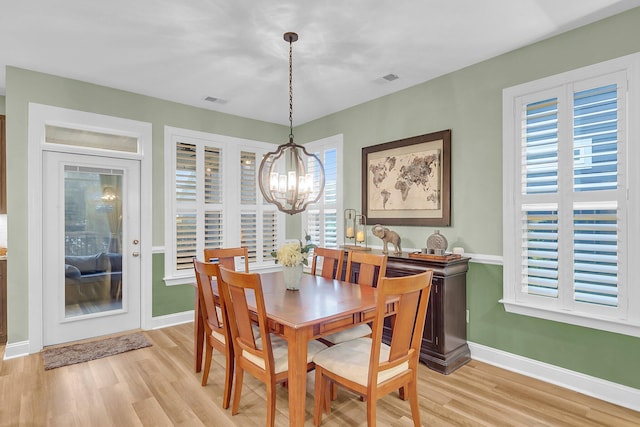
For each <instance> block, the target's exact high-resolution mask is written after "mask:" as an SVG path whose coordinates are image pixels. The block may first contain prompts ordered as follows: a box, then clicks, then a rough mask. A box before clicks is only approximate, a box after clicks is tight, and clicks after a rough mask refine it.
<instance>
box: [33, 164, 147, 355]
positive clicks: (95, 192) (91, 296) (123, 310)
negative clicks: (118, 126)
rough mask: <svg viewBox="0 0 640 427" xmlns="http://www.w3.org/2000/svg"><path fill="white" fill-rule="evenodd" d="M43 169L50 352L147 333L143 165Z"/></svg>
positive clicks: (46, 323)
mask: <svg viewBox="0 0 640 427" xmlns="http://www.w3.org/2000/svg"><path fill="white" fill-rule="evenodd" d="M43 163H44V167H43V178H44V182H43V190H44V191H43V247H42V263H43V264H42V266H43V270H42V271H43V277H42V287H43V289H42V295H43V323H44V324H43V344H44V345H52V344H59V343H64V342H70V341H77V340H81V339H86V338H91V337H96V336H100V335H106V334H112V333H117V332H121V331H127V330H132V329H137V328H140V249H139V240H140V162H139V161H138V160H130V159H120V158H112V157H102V156H94V155H80V154H69V153H58V152H45V153H44V161H43Z"/></svg>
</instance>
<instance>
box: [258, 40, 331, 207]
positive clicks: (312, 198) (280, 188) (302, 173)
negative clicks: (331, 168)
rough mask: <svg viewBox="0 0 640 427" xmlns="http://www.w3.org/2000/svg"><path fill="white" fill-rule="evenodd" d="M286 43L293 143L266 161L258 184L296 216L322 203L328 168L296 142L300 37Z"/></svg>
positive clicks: (268, 198)
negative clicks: (296, 60)
mask: <svg viewBox="0 0 640 427" xmlns="http://www.w3.org/2000/svg"><path fill="white" fill-rule="evenodd" d="M284 40H285V41H287V42H289V142H288V143H287V144H282V145H280V146H278V149H277V150H276V151H273V152H270V153H267V154H266V155H265V156H264V157H263V159H262V162H261V163H260V169H259V170H258V183H259V184H260V192H261V193H262V196H263V197H264V198H265V200H266V201H267V202H268V203H272V204H274V205H276V206H277V207H278V210H280V211H282V212H284V213H288V214H289V215H293V214H297V213H300V212H304V210H305V209H306V208H307V206H308V205H309V204H310V203H315V202H317V201H318V200H320V197H321V196H322V192H323V191H324V166H323V165H322V162H321V161H320V159H319V158H318V156H317V155H315V154H312V153H309V152H307V150H306V149H305V148H304V147H303V146H302V145H297V144H295V143H294V142H293V42H295V41H296V40H298V35H297V34H296V33H285V34H284Z"/></svg>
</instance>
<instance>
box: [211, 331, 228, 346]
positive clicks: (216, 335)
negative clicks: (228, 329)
mask: <svg viewBox="0 0 640 427" xmlns="http://www.w3.org/2000/svg"><path fill="white" fill-rule="evenodd" d="M211 335H212V336H213V337H214V338H215V339H217V340H218V341H220V342H221V343H223V344H226V343H227V340H226V338H225V337H224V335H223V334H221V333H220V332H218V331H214V330H212V331H211Z"/></svg>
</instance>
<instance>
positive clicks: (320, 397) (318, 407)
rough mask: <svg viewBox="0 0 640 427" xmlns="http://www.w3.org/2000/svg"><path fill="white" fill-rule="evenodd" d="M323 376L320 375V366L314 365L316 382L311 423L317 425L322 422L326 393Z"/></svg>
mask: <svg viewBox="0 0 640 427" xmlns="http://www.w3.org/2000/svg"><path fill="white" fill-rule="evenodd" d="M323 381H324V376H323V375H322V368H320V367H319V366H318V365H316V384H315V387H314V395H315V396H314V398H313V425H314V426H316V427H318V426H319V425H320V423H321V422H322V411H323V409H325V408H323V406H325V405H326V404H327V403H326V400H327V399H326V394H327V392H328V390H325V388H324V387H323V386H324V382H323Z"/></svg>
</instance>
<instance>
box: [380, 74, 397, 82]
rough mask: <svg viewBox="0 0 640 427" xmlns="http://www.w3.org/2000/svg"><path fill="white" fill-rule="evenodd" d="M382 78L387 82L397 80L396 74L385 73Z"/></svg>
mask: <svg viewBox="0 0 640 427" xmlns="http://www.w3.org/2000/svg"><path fill="white" fill-rule="evenodd" d="M382 78H383V79H385V80H386V81H388V82H392V81H394V80H398V76H397V75H395V74H387V75H386V76H382Z"/></svg>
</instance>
